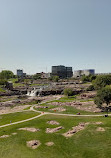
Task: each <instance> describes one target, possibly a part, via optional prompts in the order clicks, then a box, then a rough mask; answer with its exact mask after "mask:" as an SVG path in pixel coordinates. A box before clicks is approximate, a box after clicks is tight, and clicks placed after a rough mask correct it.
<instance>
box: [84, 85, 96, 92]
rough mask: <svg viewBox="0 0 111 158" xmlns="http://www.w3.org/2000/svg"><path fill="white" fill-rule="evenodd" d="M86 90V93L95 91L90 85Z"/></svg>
mask: <svg viewBox="0 0 111 158" xmlns="http://www.w3.org/2000/svg"><path fill="white" fill-rule="evenodd" d="M86 90H87V91H93V90H95V89H94V86H93V85H90V86H89V87H88V88H87V89H86Z"/></svg>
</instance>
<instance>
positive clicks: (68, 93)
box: [64, 88, 73, 96]
mask: <svg viewBox="0 0 111 158" xmlns="http://www.w3.org/2000/svg"><path fill="white" fill-rule="evenodd" d="M64 95H66V96H72V95H73V90H72V88H65V89H64Z"/></svg>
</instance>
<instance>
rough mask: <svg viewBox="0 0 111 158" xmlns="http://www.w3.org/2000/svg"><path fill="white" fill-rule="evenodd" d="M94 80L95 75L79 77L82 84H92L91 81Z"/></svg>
mask: <svg viewBox="0 0 111 158" xmlns="http://www.w3.org/2000/svg"><path fill="white" fill-rule="evenodd" d="M95 79H96V75H92V74H90V75H88V76H85V75H83V76H82V77H81V80H82V81H83V82H92V81H93V80H95Z"/></svg>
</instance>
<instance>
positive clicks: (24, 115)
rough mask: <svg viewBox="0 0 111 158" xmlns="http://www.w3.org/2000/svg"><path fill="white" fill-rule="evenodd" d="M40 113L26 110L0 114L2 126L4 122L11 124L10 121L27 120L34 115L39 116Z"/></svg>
mask: <svg viewBox="0 0 111 158" xmlns="http://www.w3.org/2000/svg"><path fill="white" fill-rule="evenodd" d="M38 114H39V113H37V112H33V111H24V112H16V113H10V114H2V115H0V126H1V125H4V124H9V123H10V121H11V122H12V123H13V122H17V121H21V120H25V119H28V118H31V117H34V116H37V115H38Z"/></svg>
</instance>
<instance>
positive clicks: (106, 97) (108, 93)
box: [94, 86, 111, 112]
mask: <svg viewBox="0 0 111 158" xmlns="http://www.w3.org/2000/svg"><path fill="white" fill-rule="evenodd" d="M94 103H95V104H96V105H97V106H98V107H99V108H101V107H102V106H103V104H106V107H105V108H106V109H107V112H108V108H109V104H110V103H111V88H110V87H109V86H106V87H103V88H102V89H100V90H98V91H97V95H96V97H95V98H94Z"/></svg>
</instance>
